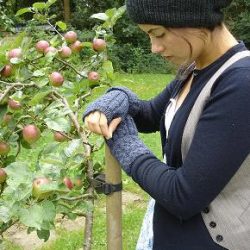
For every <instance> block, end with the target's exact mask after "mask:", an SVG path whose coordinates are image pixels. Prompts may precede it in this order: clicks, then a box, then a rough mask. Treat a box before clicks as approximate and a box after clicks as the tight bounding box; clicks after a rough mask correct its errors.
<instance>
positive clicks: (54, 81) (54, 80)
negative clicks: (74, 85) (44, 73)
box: [49, 71, 64, 87]
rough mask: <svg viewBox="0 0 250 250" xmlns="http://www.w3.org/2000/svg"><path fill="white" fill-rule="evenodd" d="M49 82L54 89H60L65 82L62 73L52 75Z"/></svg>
mask: <svg viewBox="0 0 250 250" xmlns="http://www.w3.org/2000/svg"><path fill="white" fill-rule="evenodd" d="M49 80H50V83H51V85H52V86H54V87H60V86H61V85H62V84H63V82H64V78H63V76H62V75H61V73H59V72H56V71H55V72H53V73H51V74H50V76H49Z"/></svg>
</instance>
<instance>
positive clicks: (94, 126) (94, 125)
mask: <svg viewBox="0 0 250 250" xmlns="http://www.w3.org/2000/svg"><path fill="white" fill-rule="evenodd" d="M100 117H101V112H99V111H95V112H92V113H90V114H89V115H88V116H87V117H86V121H87V127H88V129H89V130H90V131H92V132H94V133H96V134H99V135H101V134H102V131H101V129H100V126H99V121H100Z"/></svg>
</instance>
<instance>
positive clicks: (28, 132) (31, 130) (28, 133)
mask: <svg viewBox="0 0 250 250" xmlns="http://www.w3.org/2000/svg"><path fill="white" fill-rule="evenodd" d="M22 134H23V139H24V140H25V141H26V142H28V143H29V144H32V143H35V142H36V141H37V140H38V139H39V138H40V136H41V132H40V129H39V128H38V127H37V126H36V125H34V124H29V125H26V126H25V127H24V128H23V130H22Z"/></svg>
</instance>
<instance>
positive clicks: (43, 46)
mask: <svg viewBox="0 0 250 250" xmlns="http://www.w3.org/2000/svg"><path fill="white" fill-rule="evenodd" d="M49 47H50V45H49V43H48V42H47V41H45V40H41V41H39V42H37V43H36V50H37V51H38V52H40V53H45V50H46V49H47V48H49Z"/></svg>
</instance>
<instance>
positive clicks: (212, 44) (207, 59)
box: [195, 24, 238, 69]
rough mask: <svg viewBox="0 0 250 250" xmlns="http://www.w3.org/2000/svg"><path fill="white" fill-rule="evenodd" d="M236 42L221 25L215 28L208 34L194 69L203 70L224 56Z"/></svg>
mask: <svg viewBox="0 0 250 250" xmlns="http://www.w3.org/2000/svg"><path fill="white" fill-rule="evenodd" d="M237 43H238V42H237V40H236V39H235V38H234V36H233V35H232V34H231V33H230V31H229V30H228V29H227V28H226V26H225V25H224V24H223V25H222V26H220V27H216V28H215V29H214V30H213V31H212V32H211V33H210V34H209V38H208V41H207V42H206V45H205V48H204V50H203V52H202V53H201V55H200V56H199V57H198V58H197V59H196V61H195V62H196V68H197V69H203V68H205V67H207V66H208V65H210V64H211V63H213V62H214V61H216V60H217V59H218V58H220V57H221V56H222V55H224V54H225V53H226V52H227V51H228V50H229V49H231V48H232V47H233V46H235V45H236V44H237Z"/></svg>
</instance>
